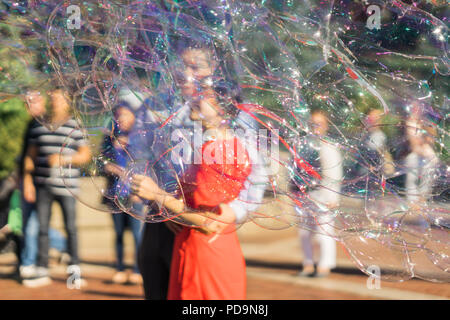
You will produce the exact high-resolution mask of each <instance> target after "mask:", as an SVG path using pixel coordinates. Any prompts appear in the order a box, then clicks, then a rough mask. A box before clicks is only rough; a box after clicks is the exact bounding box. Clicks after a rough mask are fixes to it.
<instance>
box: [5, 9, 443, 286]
mask: <svg viewBox="0 0 450 320" xmlns="http://www.w3.org/2000/svg"><path fill="white" fill-rule="evenodd" d="M3 3H4V5H3V7H1V10H2V11H1V17H2V21H8V25H9V26H13V27H14V28H15V30H20V32H18V33H17V32H16V34H8V37H7V38H5V39H2V40H0V41H1V46H2V48H1V50H9V52H10V54H9V55H10V56H11V57H12V58H11V63H10V64H9V65H8V66H2V69H0V72H1V74H0V75H1V76H2V78H0V80H1V81H0V91H1V94H2V97H4V96H8V97H9V96H15V95H19V96H21V97H22V98H24V99H27V101H28V103H29V106H30V113H32V115H33V116H35V117H36V118H37V120H38V121H40V122H41V123H43V124H44V125H47V126H50V120H48V119H50V118H51V113H49V114H47V113H45V112H44V113H42V114H39V115H38V114H36V113H34V114H33V112H35V111H33V110H34V109H33V107H35V106H39V105H40V104H39V99H40V98H45V97H46V96H45V95H46V92H45V90H43V88H46V86H44V85H42V84H43V83H44V84H50V85H54V84H55V83H57V84H58V85H59V86H60V87H62V88H63V89H64V90H65V91H66V92H67V93H68V98H67V101H68V103H70V105H71V108H72V111H73V116H74V118H75V119H76V120H77V123H78V125H79V127H80V128H81V129H82V130H83V132H84V133H85V138H86V140H87V141H88V145H89V146H90V148H91V150H92V151H93V157H92V160H91V162H90V163H89V164H87V165H85V166H84V167H83V172H84V175H85V177H86V178H87V179H85V182H86V184H87V188H88V189H89V191H90V192H89V194H86V193H81V194H80V195H75V196H76V197H77V198H78V200H80V201H81V202H83V203H84V204H86V205H88V206H90V207H92V208H95V209H98V210H103V211H106V212H113V213H114V212H127V213H128V214H131V215H133V216H134V217H136V218H138V219H141V220H143V221H146V222H148V223H158V222H161V221H168V220H174V221H177V222H179V223H183V224H186V225H190V223H189V222H187V221H185V220H183V219H182V217H181V216H180V214H174V213H173V212H171V211H170V210H168V209H167V208H166V207H165V206H164V205H163V203H161V202H158V201H148V200H146V199H143V198H142V197H139V196H137V195H136V194H135V193H133V190H132V185H133V179H134V177H136V176H148V177H150V178H152V180H153V182H154V183H155V184H156V185H157V186H158V187H159V188H160V189H161V190H164V192H165V193H167V194H170V195H172V196H174V197H177V198H179V199H181V200H182V201H183V202H184V204H185V208H186V209H185V211H186V213H189V214H192V215H199V216H202V215H204V214H205V209H203V210H201V208H199V207H196V208H188V207H189V206H188V204H189V203H190V201H191V200H192V199H190V198H189V197H190V195H191V193H192V190H191V189H189V188H190V187H189V184H188V183H187V181H186V179H187V177H189V174H192V173H191V171H192V170H193V168H195V165H199V164H200V169H199V170H200V172H202V171H201V170H210V169H211V168H217V166H216V167H214V166H212V167H208V169H206V168H203V169H202V167H201V164H202V160H200V163H196V161H195V160H196V159H197V160H198V159H202V158H201V157H200V158H199V151H201V150H202V146H203V145H204V144H206V142H207V141H212V140H214V139H217V137H216V136H215V135H216V133H214V132H213V131H208V128H207V126H206V127H205V125H204V124H205V123H206V122H207V120H206V118H207V117H208V115H207V111H206V110H208V109H207V108H206V107H205V104H207V105H209V106H210V107H212V110H213V111H211V109H210V111H211V112H216V113H217V114H218V115H219V116H218V118H220V119H221V122H220V124H216V125H215V126H216V127H226V128H227V129H229V130H233V132H234V136H237V137H238V138H239V141H240V142H242V144H243V147H244V150H245V152H243V153H242V154H243V155H244V157H243V158H244V159H246V162H248V163H247V164H246V166H248V167H251V169H252V170H253V171H252V172H253V173H254V172H256V174H253V175H251V174H250V175H249V176H247V174H248V173H247V172H246V171H245V170H241V171H239V170H237V171H234V174H241V178H246V179H247V180H246V182H245V183H244V185H245V186H246V188H248V187H249V184H252V185H254V186H255V185H256V186H259V188H256V189H255V190H259V192H260V193H261V195H262V193H264V197H258V194H256V193H255V194H245V189H244V192H242V193H241V194H240V196H239V200H240V201H242V202H244V203H246V205H247V207H248V208H249V210H248V211H249V212H248V213H247V222H248V223H255V224H257V225H259V226H261V227H263V228H268V229H283V228H289V227H293V226H296V227H300V228H305V229H309V230H314V231H315V232H318V233H325V234H327V235H329V236H331V237H333V238H334V239H336V240H337V241H340V242H341V243H342V244H343V246H344V247H345V248H346V250H347V251H348V253H349V255H350V256H351V257H352V259H353V260H354V261H355V263H356V264H357V266H358V267H359V268H360V269H361V270H362V271H363V272H365V273H367V274H371V271H370V270H372V269H373V266H377V267H379V268H380V270H381V278H382V279H385V280H389V281H404V280H407V279H411V278H413V277H418V278H422V279H425V280H430V281H436V282H448V281H449V279H450V276H449V270H450V268H449V266H450V262H449V255H450V249H449V233H448V228H449V205H448V200H449V198H448V196H449V187H448V186H449V173H450V170H449V157H448V154H449V153H448V152H449V150H448V148H449V136H448V135H449V131H448V114H449V104H448V103H449V101H448V96H447V91H448V89H447V87H448V75H449V60H448V53H447V52H448V47H447V37H448V25H447V23H448V22H447V20H446V17H445V4H444V3H441V2H439V1H436V2H433V3H428V2H427V3H425V2H413V3H412V4H409V3H406V2H402V1H397V0H392V1H387V0H386V1H383V0H377V1H373V2H371V3H370V5H369V4H365V3H363V2H356V1H346V0H342V1H316V0H310V1H287V0H286V1H283V0H272V1H234V0H198V1H106V0H102V1H97V2H94V1H70V2H69V1H60V2H57V3H54V4H51V3H48V2H46V1H42V2H41V1H34V2H33V3H31V2H30V4H26V3H24V4H22V3H21V2H12V1H3ZM69 7H71V8H69ZM77 14H78V16H77ZM78 17H79V18H80V19H79V20H77V19H78ZM5 32H6V31H5ZM15 53H16V54H15ZM24 54H28V55H30V56H33V57H34V59H36V60H37V61H34V60H33V59H29V60H27V59H23V58H22V56H23V55H24ZM15 66H17V68H21V69H24V70H26V71H27V73H29V74H30V75H33V77H31V76H30V77H29V79H31V80H32V81H25V79H23V78H20V77H14V76H12V74H13V73H14V68H16V67H15ZM5 79H6V80H5ZM35 79H36V80H35ZM40 86H41V87H40ZM202 106H203V107H202ZM32 109H33V110H32ZM195 114H197V118H196V117H195V116H193V115H195ZM202 123H203V125H202ZM52 125H54V124H52ZM70 141H71V140H70V138H68V143H70ZM66 147H67V146H66ZM220 150H221V149H220V147H219V148H218V149H215V151H216V152H219V151H220ZM227 152H228V151H227ZM227 152H225V154H222V155H223V156H224V157H225V158H226V156H227V155H230V154H231V155H233V152H232V151H231V153H227ZM200 155H202V152H200ZM216 155H217V154H214V156H216ZM231 158H233V156H231ZM217 164H218V163H215V165H217ZM219 167H220V166H219ZM232 167H233V166H232ZM244 167H245V166H244ZM244 167H240V166H239V165H237V166H236V167H234V169H236V168H237V169H243V168H244ZM220 168H221V170H218V171H219V173H217V172H216V173H214V174H217V175H216V177H217V181H216V182H217V183H219V182H220V183H222V184H223V185H224V188H222V189H223V190H231V191H230V194H228V195H227V194H223V196H224V197H225V199H227V201H228V202H230V201H232V199H236V194H235V193H236V191H239V188H238V186H241V184H240V182H239V181H237V180H239V179H237V177H234V178H235V180H236V181H233V182H231V181H230V180H227V179H230V175H228V176H227V175H226V171H227V170H228V169H230V167H227V166H226V165H225V166H222V167H220ZM214 174H212V173H211V175H210V176H209V178H211V177H213V176H214ZM66 178H70V177H66ZM231 178H233V176H231ZM205 179H206V178H205ZM206 180H207V179H206ZM244 180H245V179H244ZM227 181H228V182H227ZM225 182H226V184H227V186H225ZM208 183H210V182H208ZM228 185H229V186H231V185H235V186H237V187H236V188H237V189H233V188H230V189H227V188H228ZM212 186H213V189H214V184H212ZM226 187H227V188H226ZM222 189H221V190H222ZM232 191H233V192H234V194H233V195H231V193H232ZM241 191H242V190H241ZM221 194H222V191H219V190H218V189H217V192H216V194H215V195H214V196H219V195H221ZM227 196H228V197H227ZM255 199H257V200H255ZM207 209H208V210H209V211H214V210H213V209H214V208H207ZM208 210H206V211H208ZM218 219H219V220H220V217H219V218H218Z"/></svg>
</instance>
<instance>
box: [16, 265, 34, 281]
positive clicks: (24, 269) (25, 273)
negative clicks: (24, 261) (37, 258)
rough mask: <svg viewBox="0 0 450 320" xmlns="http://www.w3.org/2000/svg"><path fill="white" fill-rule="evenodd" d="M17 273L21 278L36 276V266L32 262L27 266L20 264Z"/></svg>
mask: <svg viewBox="0 0 450 320" xmlns="http://www.w3.org/2000/svg"><path fill="white" fill-rule="evenodd" d="M19 274H20V277H21V278H22V279H28V278H33V277H36V275H37V272H36V266H35V265H34V264H31V265H29V266H20V267H19Z"/></svg>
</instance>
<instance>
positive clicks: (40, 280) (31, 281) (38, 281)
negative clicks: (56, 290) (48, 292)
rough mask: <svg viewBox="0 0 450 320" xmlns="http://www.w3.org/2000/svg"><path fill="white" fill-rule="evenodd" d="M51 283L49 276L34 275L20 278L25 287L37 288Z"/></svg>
mask: <svg viewBox="0 0 450 320" xmlns="http://www.w3.org/2000/svg"><path fill="white" fill-rule="evenodd" d="M51 283H52V279H50V277H49V276H35V277H33V278H28V279H24V280H22V285H24V286H25V287H27V288H39V287H43V286H48V285H50V284H51Z"/></svg>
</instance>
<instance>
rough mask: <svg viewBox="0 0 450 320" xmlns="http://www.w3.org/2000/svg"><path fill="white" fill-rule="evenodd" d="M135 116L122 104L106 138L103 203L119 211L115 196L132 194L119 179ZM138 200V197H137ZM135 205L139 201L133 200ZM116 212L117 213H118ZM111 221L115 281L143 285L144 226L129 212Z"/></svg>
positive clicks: (117, 215) (126, 155)
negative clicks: (127, 257) (126, 239)
mask: <svg viewBox="0 0 450 320" xmlns="http://www.w3.org/2000/svg"><path fill="white" fill-rule="evenodd" d="M135 120H136V118H135V115H134V113H133V110H132V109H131V106H130V105H129V104H128V103H126V102H125V101H121V103H120V104H119V106H117V107H116V108H115V110H114V119H113V121H112V128H111V129H112V131H111V133H110V134H106V135H105V139H104V142H103V145H102V151H101V153H102V154H103V155H105V158H106V159H108V162H107V163H105V164H104V165H103V171H104V172H105V173H106V175H107V179H108V183H107V191H106V197H104V200H103V202H104V203H106V204H107V205H108V206H109V207H111V208H112V209H114V210H115V211H116V209H118V208H117V205H115V203H114V201H113V200H112V199H114V198H115V197H116V193H117V192H120V193H124V192H129V190H124V188H125V187H124V186H123V185H119V183H120V177H121V175H122V173H123V170H125V168H126V167H127V164H128V162H129V161H130V157H129V155H128V154H127V149H128V146H129V143H130V141H129V139H130V137H129V133H130V131H131V130H132V128H133V126H134V123H135ZM136 198H137V197H136ZM134 200H135V201H136V202H138V201H139V199H134ZM116 212H117V211H116ZM112 219H113V222H114V231H115V234H116V241H115V247H116V263H117V265H116V269H117V271H116V273H115V274H114V276H113V278H112V281H113V282H114V283H118V284H124V283H126V282H127V281H129V282H130V283H132V284H141V283H142V276H141V274H140V272H139V267H138V262H137V260H138V258H137V257H138V252H139V244H140V237H141V229H142V223H141V222H140V221H139V220H138V219H136V218H134V217H133V216H131V215H129V214H128V213H126V212H119V213H113V215H112ZM126 227H129V228H130V229H131V232H132V234H133V238H134V245H135V262H134V265H133V272H132V273H131V274H130V275H129V276H128V275H127V274H126V272H125V265H124V262H123V258H124V243H123V236H124V232H125V229H126Z"/></svg>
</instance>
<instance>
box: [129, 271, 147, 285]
mask: <svg viewBox="0 0 450 320" xmlns="http://www.w3.org/2000/svg"><path fill="white" fill-rule="evenodd" d="M128 280H129V281H130V283H132V284H142V282H143V281H142V276H141V274H140V273H136V272H133V273H132V274H130V277H129V278H128Z"/></svg>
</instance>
